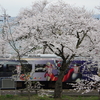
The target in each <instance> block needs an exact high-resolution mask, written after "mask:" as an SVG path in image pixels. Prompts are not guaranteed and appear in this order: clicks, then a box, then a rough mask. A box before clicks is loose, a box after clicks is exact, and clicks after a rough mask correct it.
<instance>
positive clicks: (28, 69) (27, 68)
mask: <svg viewBox="0 0 100 100" xmlns="http://www.w3.org/2000/svg"><path fill="white" fill-rule="evenodd" d="M22 66H23V67H22V70H23V71H24V72H31V70H32V65H31V64H23V65H22Z"/></svg>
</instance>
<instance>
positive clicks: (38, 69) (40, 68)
mask: <svg viewBox="0 0 100 100" xmlns="http://www.w3.org/2000/svg"><path fill="white" fill-rule="evenodd" d="M45 66H46V64H36V65H35V72H45V71H46V69H45Z"/></svg>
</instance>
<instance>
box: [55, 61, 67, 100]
mask: <svg viewBox="0 0 100 100" xmlns="http://www.w3.org/2000/svg"><path fill="white" fill-rule="evenodd" d="M67 66H68V64H67V63H66V60H65V61H63V64H62V66H61V69H60V74H59V75H58V80H57V81H56V84H55V91H54V98H61V97H62V79H63V77H64V73H65V71H66V68H67Z"/></svg>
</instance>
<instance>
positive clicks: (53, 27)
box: [12, 1, 100, 98]
mask: <svg viewBox="0 0 100 100" xmlns="http://www.w3.org/2000/svg"><path fill="white" fill-rule="evenodd" d="M92 16H93V13H92V12H88V11H87V10H86V9H85V8H84V7H82V8H80V7H74V6H70V5H69V4H66V3H64V2H62V1H59V2H56V3H55V4H53V3H47V2H46V1H41V2H36V3H34V4H33V5H32V7H31V8H30V9H23V10H22V11H21V12H20V13H19V15H18V16H17V19H16V27H15V28H14V30H13V34H12V36H13V39H14V41H20V42H21V48H22V49H23V48H24V49H23V50H25V51H26V50H27V49H28V50H30V48H34V51H32V52H33V53H53V54H56V55H58V56H60V57H61V58H62V66H61V68H60V74H59V76H58V80H57V81H56V84H55V91H54V97H55V98H59V97H61V95H62V79H63V76H64V73H65V71H66V69H67V68H68V66H69V65H70V63H71V60H73V59H74V57H75V56H90V57H93V58H95V60H97V59H98V57H97V55H99V50H100V49H99V48H100V46H99V43H100V39H99V37H100V34H99V32H100V29H99V27H100V22H99V20H97V19H94V18H93V17H92ZM23 50H21V51H22V52H23ZM66 61H67V62H66Z"/></svg>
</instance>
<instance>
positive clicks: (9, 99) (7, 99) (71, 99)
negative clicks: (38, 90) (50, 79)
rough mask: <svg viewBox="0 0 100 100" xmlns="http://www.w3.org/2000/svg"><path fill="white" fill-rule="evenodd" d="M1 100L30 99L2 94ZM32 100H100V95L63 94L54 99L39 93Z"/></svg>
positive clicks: (23, 96)
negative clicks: (41, 95)
mask: <svg viewBox="0 0 100 100" xmlns="http://www.w3.org/2000/svg"><path fill="white" fill-rule="evenodd" d="M0 100H29V99H28V96H26V95H16V96H14V95H2V96H0ZM31 100H100V97H98V96H90V97H84V96H65V95H64V96H62V98H60V99H54V98H50V97H47V96H45V97H40V96H37V95H33V96H31Z"/></svg>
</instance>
